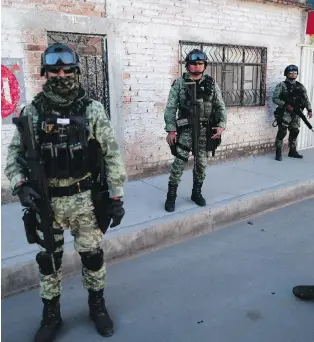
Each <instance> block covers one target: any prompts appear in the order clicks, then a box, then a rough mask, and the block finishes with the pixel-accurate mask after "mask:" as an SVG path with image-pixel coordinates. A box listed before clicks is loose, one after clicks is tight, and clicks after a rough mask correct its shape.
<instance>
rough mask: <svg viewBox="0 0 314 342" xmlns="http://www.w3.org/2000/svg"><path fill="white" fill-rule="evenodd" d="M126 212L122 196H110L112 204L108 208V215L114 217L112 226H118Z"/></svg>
mask: <svg viewBox="0 0 314 342" xmlns="http://www.w3.org/2000/svg"><path fill="white" fill-rule="evenodd" d="M124 214H125V210H124V209H123V202H122V201H121V200H120V198H110V205H109V208H108V216H109V217H110V218H111V219H112V223H111V225H110V228H113V227H116V226H118V225H119V224H120V223H121V221H122V218H123V216H124Z"/></svg>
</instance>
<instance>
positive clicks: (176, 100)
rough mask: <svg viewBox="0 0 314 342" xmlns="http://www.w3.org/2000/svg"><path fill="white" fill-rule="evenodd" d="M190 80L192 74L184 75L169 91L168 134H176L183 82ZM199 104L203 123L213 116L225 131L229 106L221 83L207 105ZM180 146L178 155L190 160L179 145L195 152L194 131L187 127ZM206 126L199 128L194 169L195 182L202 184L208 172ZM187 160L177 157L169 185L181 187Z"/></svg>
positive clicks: (214, 90) (214, 86)
mask: <svg viewBox="0 0 314 342" xmlns="http://www.w3.org/2000/svg"><path fill="white" fill-rule="evenodd" d="M206 77H208V75H203V76H202V78H201V79H200V83H201V82H202V81H203V80H204V79H205V78H206ZM188 80H192V78H191V75H190V74H189V73H188V72H187V73H185V74H184V75H183V77H179V78H178V79H176V81H175V82H174V83H173V84H172V87H171V89H170V93H169V97H168V101H167V106H166V109H165V113H164V120H165V124H166V125H165V130H166V131H167V132H170V131H177V125H176V121H177V119H178V120H179V119H181V117H180V112H178V111H179V108H182V107H184V105H185V103H186V96H187V91H186V86H185V85H184V83H185V82H186V81H188ZM198 104H199V105H200V120H201V121H203V120H204V119H210V118H211V116H213V115H214V116H215V121H216V122H218V124H217V126H218V127H222V128H226V122H227V115H226V107H225V104H224V101H223V98H222V94H221V91H220V88H219V86H218V84H217V83H216V82H215V81H214V84H213V91H212V94H211V95H210V98H209V100H208V101H206V102H199V103H198ZM177 138H178V143H179V145H177V146H176V149H177V153H178V155H180V156H181V157H183V159H185V160H187V159H188V157H189V152H188V151H186V150H185V149H182V148H181V147H180V145H183V146H185V147H186V148H187V149H189V150H191V149H192V129H191V128H187V129H184V130H182V132H180V135H179V136H177ZM206 140H207V135H206V127H202V126H201V128H200V136H199V153H198V155H197V156H196V167H195V168H194V170H193V179H194V181H197V182H200V183H202V182H203V181H204V179H205V170H206V166H207V159H208V156H209V153H208V152H206ZM185 164H186V161H184V160H182V159H180V158H178V157H175V159H174V162H173V164H172V166H171V170H170V177H169V182H170V183H174V184H179V183H180V180H181V176H182V174H183V170H184V166H185Z"/></svg>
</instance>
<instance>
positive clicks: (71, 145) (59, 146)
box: [37, 103, 90, 179]
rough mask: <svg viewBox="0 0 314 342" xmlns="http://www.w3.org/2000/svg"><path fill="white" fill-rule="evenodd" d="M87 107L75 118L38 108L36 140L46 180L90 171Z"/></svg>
mask: <svg viewBox="0 0 314 342" xmlns="http://www.w3.org/2000/svg"><path fill="white" fill-rule="evenodd" d="M86 106H87V103H85V105H83V106H81V108H80V109H79V111H78V112H77V113H76V115H69V114H67V112H66V111H63V112H62V113H59V112H56V111H53V110H52V111H50V112H49V113H45V112H44V111H43V110H40V109H39V108H37V110H38V123H37V133H38V140H39V146H40V152H41V156H42V159H43V161H44V168H45V172H46V175H47V177H48V178H57V179H66V178H71V177H73V178H80V177H83V176H85V175H86V174H87V173H88V172H89V171H90V163H89V158H88V135H89V130H88V122H87V119H86V116H85V113H86Z"/></svg>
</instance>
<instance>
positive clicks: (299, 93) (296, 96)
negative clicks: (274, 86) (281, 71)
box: [284, 81, 305, 110]
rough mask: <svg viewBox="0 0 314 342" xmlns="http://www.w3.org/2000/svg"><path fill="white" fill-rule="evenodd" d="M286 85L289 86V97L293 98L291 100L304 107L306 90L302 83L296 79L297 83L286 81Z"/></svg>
mask: <svg viewBox="0 0 314 342" xmlns="http://www.w3.org/2000/svg"><path fill="white" fill-rule="evenodd" d="M284 83H285V85H286V87H287V92H288V97H289V99H291V101H292V102H293V103H294V104H295V105H297V106H300V108H301V110H303V109H304V106H303V105H302V102H303V100H304V99H305V98H304V91H303V89H302V86H301V83H300V82H298V81H296V82H295V84H292V83H290V82H288V81H284Z"/></svg>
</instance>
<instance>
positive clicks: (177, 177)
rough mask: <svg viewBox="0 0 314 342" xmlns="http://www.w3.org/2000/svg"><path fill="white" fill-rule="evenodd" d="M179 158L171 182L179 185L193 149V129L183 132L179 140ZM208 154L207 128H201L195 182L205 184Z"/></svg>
mask: <svg viewBox="0 0 314 342" xmlns="http://www.w3.org/2000/svg"><path fill="white" fill-rule="evenodd" d="M176 148H177V156H176V157H175V159H174V162H173V163H172V167H171V171H170V177H169V182H170V183H173V184H179V183H180V181H181V177H182V174H183V171H184V167H185V165H186V163H187V162H188V158H189V153H190V151H191V149H192V129H190V128H188V129H185V130H184V131H182V132H181V133H180V135H179V137H178V140H177V146H176ZM207 159H208V153H207V152H206V127H201V129H200V138H199V152H198V154H197V156H196V164H194V165H195V167H194V169H193V180H194V181H196V182H199V183H203V181H204V179H205V170H206V166H207Z"/></svg>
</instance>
